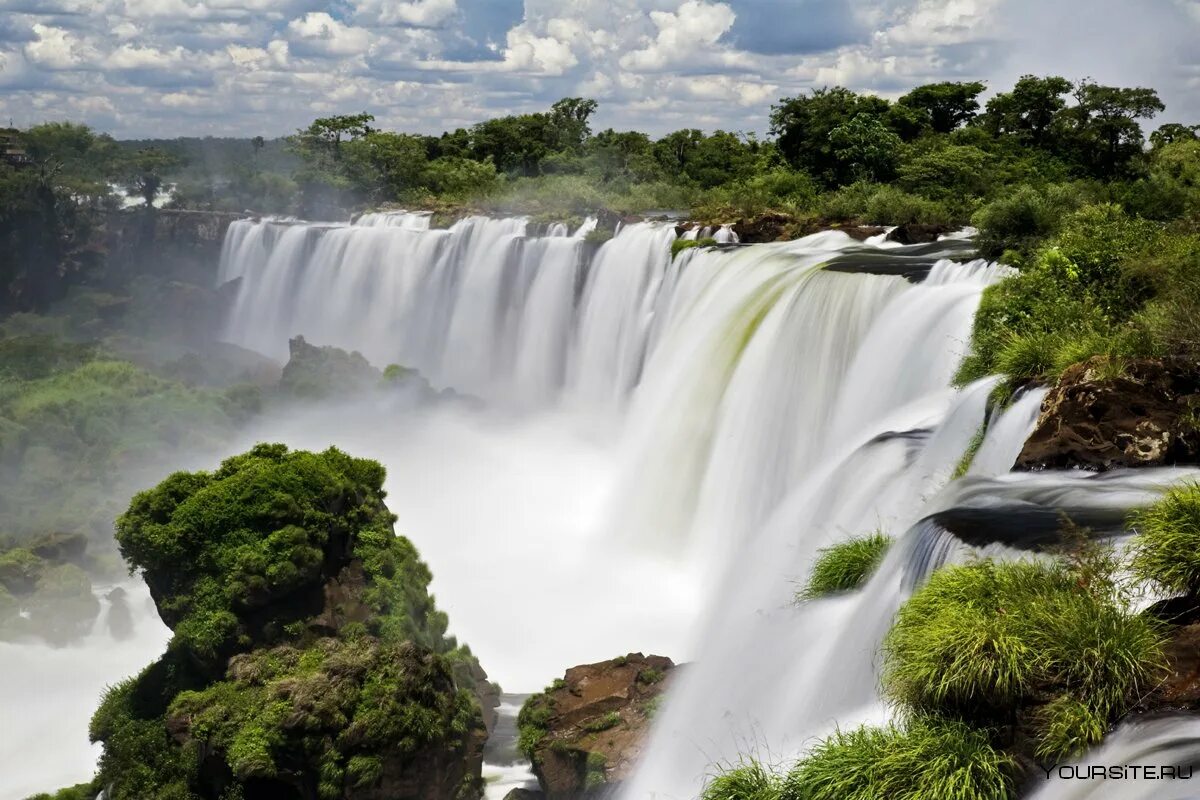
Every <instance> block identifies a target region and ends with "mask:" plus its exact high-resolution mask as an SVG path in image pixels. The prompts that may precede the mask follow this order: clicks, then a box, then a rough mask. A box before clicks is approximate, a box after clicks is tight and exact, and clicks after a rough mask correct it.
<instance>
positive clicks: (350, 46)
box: [287, 11, 371, 56]
mask: <svg viewBox="0 0 1200 800" xmlns="http://www.w3.org/2000/svg"><path fill="white" fill-rule="evenodd" d="M287 29H288V34H289V36H290V37H291V40H292V42H293V44H302V45H303V46H305V47H307V48H309V49H311V50H313V51H315V52H318V53H322V54H324V55H329V56H354V55H361V54H363V53H365V52H367V50H369V49H370V47H371V34H370V33H369V32H368V31H367V30H365V29H364V28H355V27H353V26H350V25H346V24H343V23H341V22H339V21H338V20H336V19H334V18H333V17H331V16H330V15H329V14H326V13H325V12H324V11H313V12H309V13H308V14H305V15H304V16H303V17H302V18H300V19H294V20H292V21H291V22H289V23H288V26H287Z"/></svg>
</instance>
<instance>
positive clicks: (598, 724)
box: [583, 711, 621, 733]
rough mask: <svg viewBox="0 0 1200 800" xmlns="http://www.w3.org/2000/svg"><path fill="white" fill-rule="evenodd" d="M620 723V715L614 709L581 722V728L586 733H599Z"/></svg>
mask: <svg viewBox="0 0 1200 800" xmlns="http://www.w3.org/2000/svg"><path fill="white" fill-rule="evenodd" d="M620 724H621V715H620V714H618V713H617V712H615V711H610V712H609V713H607V714H605V715H604V716H602V717H597V718H596V719H592V720H588V721H587V722H585V723H583V729H584V730H585V731H587V732H588V733H600V732H601V731H607V730H609V729H611V728H615V727H617V726H618V725H620Z"/></svg>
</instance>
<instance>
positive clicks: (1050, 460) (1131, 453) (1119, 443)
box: [1016, 359, 1200, 471]
mask: <svg viewBox="0 0 1200 800" xmlns="http://www.w3.org/2000/svg"><path fill="white" fill-rule="evenodd" d="M1104 367H1105V364H1104V362H1103V361H1102V360H1100V359H1092V360H1090V361H1087V362H1084V363H1082V364H1077V365H1075V366H1073V367H1071V368H1070V369H1068V370H1067V371H1066V372H1064V373H1063V375H1062V378H1061V379H1060V380H1059V382H1058V385H1056V386H1055V387H1054V388H1053V389H1052V390H1051V391H1050V393H1049V394H1047V395H1046V399H1045V400H1044V401H1043V402H1042V411H1041V415H1040V416H1039V418H1038V422H1037V427H1036V428H1035V429H1034V432H1033V434H1032V435H1031V436H1030V437H1029V440H1028V441H1027V442H1026V443H1025V447H1024V449H1023V450H1022V451H1021V455H1020V456H1019V457H1018V458H1017V463H1016V467H1017V468H1018V469H1026V470H1037V469H1064V468H1071V467H1076V468H1082V469H1088V470H1095V471H1104V470H1108V469H1113V468H1117V467H1151V466H1161V465H1167V464H1179V463H1194V462H1195V461H1196V460H1197V455H1198V454H1200V430H1198V429H1197V426H1196V421H1195V420H1196V417H1195V411H1194V409H1195V407H1196V404H1197V403H1200V364H1198V363H1196V362H1193V361H1188V360H1183V359H1175V360H1162V359H1138V360H1134V361H1131V362H1129V363H1128V364H1127V365H1126V367H1125V369H1124V370H1123V372H1122V374H1121V375H1120V376H1119V377H1110V376H1108V375H1107V374H1106V373H1105V370H1104Z"/></svg>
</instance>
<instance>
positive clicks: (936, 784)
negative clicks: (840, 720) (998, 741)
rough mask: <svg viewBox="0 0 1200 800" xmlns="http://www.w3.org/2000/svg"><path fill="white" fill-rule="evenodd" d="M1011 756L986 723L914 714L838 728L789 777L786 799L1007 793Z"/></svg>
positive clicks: (947, 799)
mask: <svg viewBox="0 0 1200 800" xmlns="http://www.w3.org/2000/svg"><path fill="white" fill-rule="evenodd" d="M1015 768H1016V765H1015V762H1014V760H1013V759H1012V757H1010V756H1008V755H1007V754H1005V753H1003V752H1002V751H1000V750H997V749H996V748H995V747H993V746H992V744H991V741H990V739H989V737H988V734H987V733H986V732H985V731H979V730H976V729H974V728H972V727H970V726H969V725H967V724H965V723H962V722H957V721H953V720H946V719H939V718H934V717H916V718H914V719H912V720H910V721H908V722H907V723H906V724H905V725H904V726H903V727H895V726H893V727H888V728H868V727H863V728H858V729H856V730H853V731H849V732H845V731H838V732H837V733H835V734H834V735H833V736H831V737H829V738H828V739H826V740H824V741H823V742H821V743H820V744H818V745H817V746H816V748H815V749H814V750H813V751H812V753H811V754H810V755H809V756H808V757H807V758H805V759H804V760H802V761H801V762H800V763H799V764H797V765H796V766H795V768H793V769H792V771H791V772H790V773H789V774H788V776H787V779H786V780H785V781H784V784H783V790H782V792H781V793H780V798H781V800H878V799H879V798H885V797H886V798H888V800H1008V798H1012V797H1014V796H1015V787H1014V781H1013V775H1014V772H1015Z"/></svg>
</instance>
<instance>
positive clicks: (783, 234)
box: [733, 212, 811, 244]
mask: <svg viewBox="0 0 1200 800" xmlns="http://www.w3.org/2000/svg"><path fill="white" fill-rule="evenodd" d="M733 232H734V233H736V234H737V235H738V241H739V242H741V243H742V244H759V243H762V242H779V241H784V240H787V239H791V238H795V235H796V220H795V218H794V217H792V216H791V215H789V214H779V213H774V212H768V213H765V214H759V215H758V216H756V217H750V218H743V219H739V220H738V221H737V222H735V223H733ZM810 232H811V231H810ZM801 235H803V234H801Z"/></svg>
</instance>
